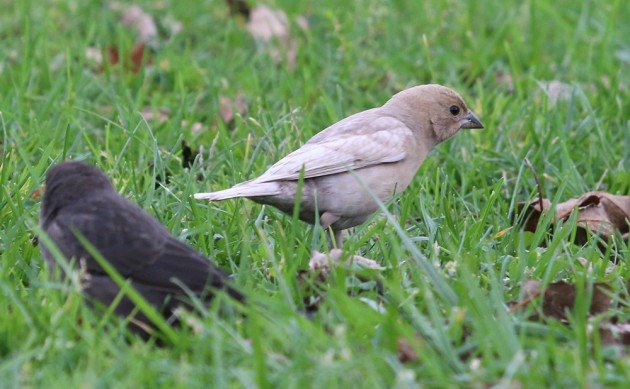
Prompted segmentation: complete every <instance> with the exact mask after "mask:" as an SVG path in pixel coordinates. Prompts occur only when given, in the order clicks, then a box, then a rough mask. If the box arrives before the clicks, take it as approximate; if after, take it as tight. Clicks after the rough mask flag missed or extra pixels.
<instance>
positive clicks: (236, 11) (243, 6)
mask: <svg viewBox="0 0 630 389" xmlns="http://www.w3.org/2000/svg"><path fill="white" fill-rule="evenodd" d="M225 2H226V3H227V6H228V8H229V9H230V15H242V16H245V17H246V18H249V14H250V12H251V8H250V7H249V4H247V1H245V0H225Z"/></svg>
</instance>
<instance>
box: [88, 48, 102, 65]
mask: <svg viewBox="0 0 630 389" xmlns="http://www.w3.org/2000/svg"><path fill="white" fill-rule="evenodd" d="M85 59H87V60H88V61H89V62H90V63H91V64H92V65H94V66H96V67H98V68H100V67H101V66H102V65H103V52H102V51H101V50H100V49H98V48H96V47H88V48H87V49H85Z"/></svg>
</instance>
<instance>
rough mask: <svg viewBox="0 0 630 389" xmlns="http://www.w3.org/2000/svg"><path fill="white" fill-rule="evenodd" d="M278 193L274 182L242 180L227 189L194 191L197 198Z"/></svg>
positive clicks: (211, 199) (210, 198)
mask: <svg viewBox="0 0 630 389" xmlns="http://www.w3.org/2000/svg"><path fill="white" fill-rule="evenodd" d="M279 193H280V187H279V185H278V184H277V183H275V182H262V183H253V182H244V183H242V184H238V185H235V186H233V187H231V188H229V189H224V190H220V191H217V192H210V193H195V198H196V199H197V200H210V201H218V200H226V199H232V198H235V197H256V196H272V195H277V194H279Z"/></svg>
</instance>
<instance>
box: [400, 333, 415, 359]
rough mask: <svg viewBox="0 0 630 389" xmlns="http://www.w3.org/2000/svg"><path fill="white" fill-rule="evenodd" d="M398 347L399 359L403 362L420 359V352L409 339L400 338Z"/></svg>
mask: <svg viewBox="0 0 630 389" xmlns="http://www.w3.org/2000/svg"><path fill="white" fill-rule="evenodd" d="M396 348H397V349H398V360H399V361H400V362H401V363H409V362H415V361H417V360H418V353H417V352H416V350H414V348H413V347H412V346H411V343H409V341H408V340H407V339H405V338H398V339H397V340H396Z"/></svg>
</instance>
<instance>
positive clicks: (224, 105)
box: [219, 95, 248, 124]
mask: <svg viewBox="0 0 630 389" xmlns="http://www.w3.org/2000/svg"><path fill="white" fill-rule="evenodd" d="M247 109H248V106H247V102H246V101H245V99H244V98H243V96H241V95H237V96H236V98H234V100H232V99H230V98H229V97H226V96H219V113H220V114H221V118H222V119H223V121H224V122H225V123H226V124H231V123H232V121H233V120H234V117H235V115H236V114H239V115H244V114H246V113H247Z"/></svg>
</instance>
